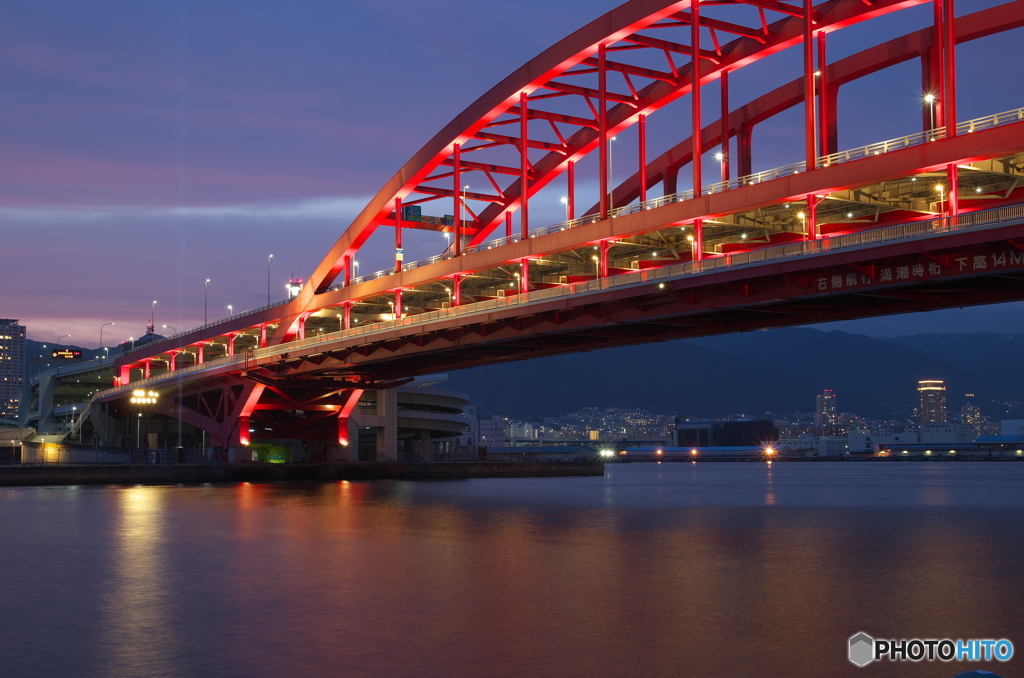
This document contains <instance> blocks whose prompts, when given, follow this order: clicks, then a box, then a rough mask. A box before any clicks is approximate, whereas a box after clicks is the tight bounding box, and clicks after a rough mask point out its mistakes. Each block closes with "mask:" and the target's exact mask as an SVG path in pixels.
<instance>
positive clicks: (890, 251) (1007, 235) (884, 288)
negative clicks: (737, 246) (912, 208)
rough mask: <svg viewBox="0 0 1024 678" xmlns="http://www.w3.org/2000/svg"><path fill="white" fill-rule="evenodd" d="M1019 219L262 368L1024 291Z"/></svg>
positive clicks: (375, 369) (646, 332)
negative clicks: (998, 224)
mask: <svg viewBox="0 0 1024 678" xmlns="http://www.w3.org/2000/svg"><path fill="white" fill-rule="evenodd" d="M1022 250H1024V224H1014V225H1011V226H1005V227H1001V228H998V229H993V230H986V231H981V232H968V233H951V234H947V235H938V236H934V237H931V238H928V239H923V240H920V241H916V242H913V243H904V244H902V245H896V246H887V247H885V249H884V250H883V251H881V252H880V251H879V248H868V249H854V250H850V251H842V252H837V253H828V251H827V250H825V249H822V250H821V254H819V255H816V256H810V257H806V258H801V259H799V260H794V261H786V262H780V263H778V264H775V265H771V266H766V267H761V268H759V269H758V272H757V273H756V274H754V275H752V271H751V270H750V269H749V268H746V267H740V266H737V267H735V268H732V269H730V268H724V269H723V270H721V271H716V272H713V273H710V274H706V275H703V276H698V277H692V276H690V277H685V278H679V279H666V280H664V282H658V278H657V277H656V276H655V275H653V272H650V273H647V274H645V273H637V274H635V276H636V277H637V278H644V277H646V278H647V279H648V280H649V282H646V283H645V282H643V280H638V284H636V285H635V286H631V287H628V288H625V289H609V290H607V291H605V292H602V293H598V294H587V295H580V297H579V299H578V300H574V299H568V300H566V299H559V300H558V301H556V302H552V303H551V304H548V305H542V306H538V305H534V304H531V305H530V307H529V308H524V307H521V306H520V305H519V304H517V303H516V300H515V299H514V298H512V299H510V300H509V301H508V306H506V307H505V308H503V309H498V310H495V311H493V312H491V313H489V314H487V317H486V318H484V319H482V320H480V321H479V322H472V323H467V324H465V325H463V326H461V327H450V326H443V327H438V328H437V329H426V330H425V331H424V330H417V331H409V330H408V329H403V328H397V329H396V330H395V331H393V332H390V333H387V334H386V335H384V336H381V337H380V338H379V339H377V340H376V341H373V342H370V343H364V344H360V345H354V346H347V347H345V348H341V349H337V350H329V351H316V349H313V350H314V351H316V352H315V354H313V355H306V356H304V355H297V354H295V353H293V354H291V355H289V357H286V358H281V357H279V358H274V359H269V360H267V361H259V362H258V363H257V364H256V365H254V366H252V367H251V368H250V372H252V373H256V372H259V373H260V374H263V375H265V378H270V379H276V380H282V381H284V382H286V381H288V380H289V379H301V378H304V377H306V376H307V375H320V376H329V377H332V378H336V379H339V380H352V379H359V378H364V379H365V378H373V379H389V378H395V377H397V376H415V375H420V374H428V373H432V372H437V371H443V370H456V369H464V368H468V367H475V366H478V365H486V364H491V363H496V362H504V361H508V360H517V359H527V358H534V357H541V356H550V355H559V354H563V353H572V352H578V351H586V350H594V349H599V348H610V347H615V346H624V345H631V344H639V343H645V342H653V341H668V340H672V339H683V338H687V337H698V336H706V335H712V334H722V333H727V332H743V331H751V330H758V329H767V328H772V327H784V326H791V325H806V324H813V323H821V322H828V321H833V320H848V319H852V318H864V317H870V316H879V315H889V314H897V313H910V312H914V311H923V310H928V309H936V308H952V307H958V306H971V305H977V304H989V303H997V302H1003V301H1014V300H1020V299H1024V285H1022V279H1024V251H1022Z"/></svg>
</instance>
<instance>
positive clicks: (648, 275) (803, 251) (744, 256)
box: [97, 205, 1024, 397]
mask: <svg viewBox="0 0 1024 678" xmlns="http://www.w3.org/2000/svg"><path fill="white" fill-rule="evenodd" d="M1022 219H1024V205H1012V206H1009V207H998V208H994V209H990V210H984V211H979V212H970V213H967V214H961V215H957V216H955V217H937V218H933V219H927V220H924V221H915V222H908V223H905V224H897V225H894V226H886V227H883V228H878V229H873V230H869V231H861V232H858V233H848V234H846V235H839V236H830V237H826V238H822V239H820V240H810V241H806V242H800V243H790V244H786V245H778V246H775V247H766V248H763V249H758V250H751V251H749V252H740V253H737V254H729V255H724V256H717V257H715V258H712V259H703V260H700V261H692V262H685V263H681V264H674V265H671V266H664V267H661V268H651V269H644V270H640V271H633V272H630V273H624V274H621V275H615V276H609V277H607V278H600V279H597V280H590V281H587V282H579V283H570V284H566V285H563V286H560V287H552V288H548V289H543V290H535V291H532V292H526V293H523V294H517V295H514V296H511V297H504V298H498V299H489V300H486V301H479V302H474V303H469V304H464V305H461V306H454V307H451V308H446V309H438V310H433V311H426V312H424V313H417V314H415V315H409V316H405V317H402V318H396V319H394V320H386V321H380V322H376V323H370V324H366V325H362V326H360V327H353V328H351V329H347V330H338V331H336V332H329V333H325V334H319V335H317V336H315V337H307V338H306V339H300V340H297V341H292V342H288V343H286V344H278V345H276V346H268V347H266V348H260V349H255V350H251V351H248V352H246V353H245V354H242V355H234V356H223V357H220V358H215V359H212V360H208V361H206V362H204V363H200V364H196V365H190V366H188V367H184V368H180V369H177V370H175V371H174V372H166V373H163V374H160V375H156V376H154V377H150V378H148V379H143V380H140V381H136V382H132V383H131V384H127V385H123V386H118V387H115V388H113V389H109V390H107V391H103V392H101V393H99V394H97V397H105V396H109V395H113V394H117V393H122V392H126V391H130V390H132V389H135V388H140V387H142V386H145V385H147V384H152V383H156V382H158V381H161V380H164V379H168V378H179V377H181V376H186V375H188V374H192V373H194V372H199V371H206V370H212V369H215V368H218V367H228V366H232V365H235V364H237V363H245V362H254V361H260V360H265V359H268V358H275V357H281V356H283V355H284V354H289V355H291V354H292V353H294V352H296V351H298V350H301V349H305V348H309V347H315V346H317V345H319V344H330V343H336V342H339V341H342V342H345V341H347V340H352V339H362V338H365V337H367V336H368V335H374V334H384V333H386V332H391V331H395V330H401V329H403V328H407V327H412V326H421V325H427V324H430V323H433V322H438V321H446V320H450V319H453V318H459V317H462V316H468V315H475V314H481V313H486V312H488V311H492V310H496V309H502V308H508V307H514V306H525V305H529V304H534V303H538V302H545V301H549V300H551V299H557V298H564V297H575V296H583V295H587V294H592V293H596V292H602V291H605V290H609V289H621V288H628V287H632V286H639V285H648V284H650V283H654V282H666V281H669V280H674V279H681V278H686V277H691V276H699V275H706V274H710V273H714V272H716V271H720V270H723V269H736V268H742V267H754V266H758V265H762V264H764V263H766V262H773V261H778V260H780V259H792V258H798V257H805V256H814V255H824V254H830V253H833V252H836V251H839V250H849V249H857V248H864V247H871V246H876V245H878V244H881V243H891V242H893V241H901V240H916V239H919V238H921V237H928V236H936V235H942V234H946V233H950V232H954V231H965V230H982V229H985V228H989V227H993V226H997V225H999V224H1003V223H1006V222H1010V221H1020V220H1022ZM330 350H336V348H331V349H330Z"/></svg>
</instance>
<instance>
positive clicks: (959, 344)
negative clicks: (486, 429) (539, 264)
mask: <svg viewBox="0 0 1024 678" xmlns="http://www.w3.org/2000/svg"><path fill="white" fill-rule="evenodd" d="M1022 347H1024V337H1019V336H1017V335H983V334H978V335H972V334H963V335H916V336H908V337H898V338H885V339H881V338H875V337H868V336H864V335H859V334H850V333H848V332H841V331H832V332H823V331H821V330H816V329H810V328H787V329H778V330H768V331H762V332H748V333H743V334H729V335H723V336H718V337H707V338H702V339H690V340H685V341H674V342H666V343H660V344H649V345H646V346H636V347H629V348H620V349H610V350H607V351H597V352H593V353H578V354H570V355H565V356H558V357H553V358H541V359H537V360H532V361H523V362H516V363H508V364H505V365H495V366H489V367H479V368H474V369H471V370H465V371H462V372H455V373H452V374H450V375H449V386H450V387H451V388H455V389H458V390H463V391H466V392H468V393H469V394H471V396H472V399H473V402H474V403H475V404H476V405H477V407H478V410H479V412H480V413H481V414H484V415H487V414H503V415H507V416H511V417H540V416H545V415H546V416H556V415H559V414H564V413H567V412H571V411H573V410H576V409H578V408H581V407H588V406H594V407H638V408H644V409H648V410H652V411H657V412H676V413H677V414H680V415H687V416H721V415H726V414H735V413H746V414H763V413H765V412H772V413H776V414H783V413H786V412H795V411H802V412H810V411H813V409H814V397H815V395H817V394H818V393H820V392H821V391H822V390H824V389H826V388H831V389H833V390H834V391H836V393H837V395H838V396H839V408H840V410H842V411H849V412H856V413H858V414H861V415H864V416H869V417H910V416H912V413H913V408H914V406H915V405H916V391H915V387H916V383H917V381H918V380H919V379H944V380H945V381H946V383H947V386H948V388H949V407H950V409H951V410H954V409H959V407H960V406H961V405H962V404H963V400H964V399H963V394H964V393H967V392H972V393H976V394H977V396H978V398H976V399H975V401H981V402H982V403H983V407H985V412H986V413H987V414H990V415H992V416H997V415H998V414H999V413H997V412H993V411H991V410H992V409H993V407H994V405H993V404H992V401H1002V400H1012V399H1013V396H1012V392H1013V388H1014V385H1015V382H1016V383H1019V381H1018V379H1017V375H1018V373H1022V372H1024V367H1019V368H1018V367H1016V366H1015V367H1014V369H1013V370H1010V371H1007V370H1006V369H1004V366H1003V365H1002V363H1004V362H1006V361H1013V360H1014V356H1015V355H1017V354H1019V348H1022ZM984 403H988V404H987V405H985V404H984Z"/></svg>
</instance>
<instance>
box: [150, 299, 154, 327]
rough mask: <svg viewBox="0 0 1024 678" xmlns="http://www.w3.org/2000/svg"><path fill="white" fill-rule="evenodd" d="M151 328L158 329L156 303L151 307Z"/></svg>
mask: <svg viewBox="0 0 1024 678" xmlns="http://www.w3.org/2000/svg"><path fill="white" fill-rule="evenodd" d="M149 326H150V327H156V302H155V301H154V302H153V305H152V306H150V307H149Z"/></svg>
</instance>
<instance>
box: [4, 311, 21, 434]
mask: <svg viewBox="0 0 1024 678" xmlns="http://www.w3.org/2000/svg"><path fill="white" fill-rule="evenodd" d="M24 387H25V326H24V325H19V324H18V321H17V320H12V319H10V318H0V419H10V420H12V421H13V420H16V419H17V418H18V406H19V404H20V403H21V392H22V389H23V388H24Z"/></svg>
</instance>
